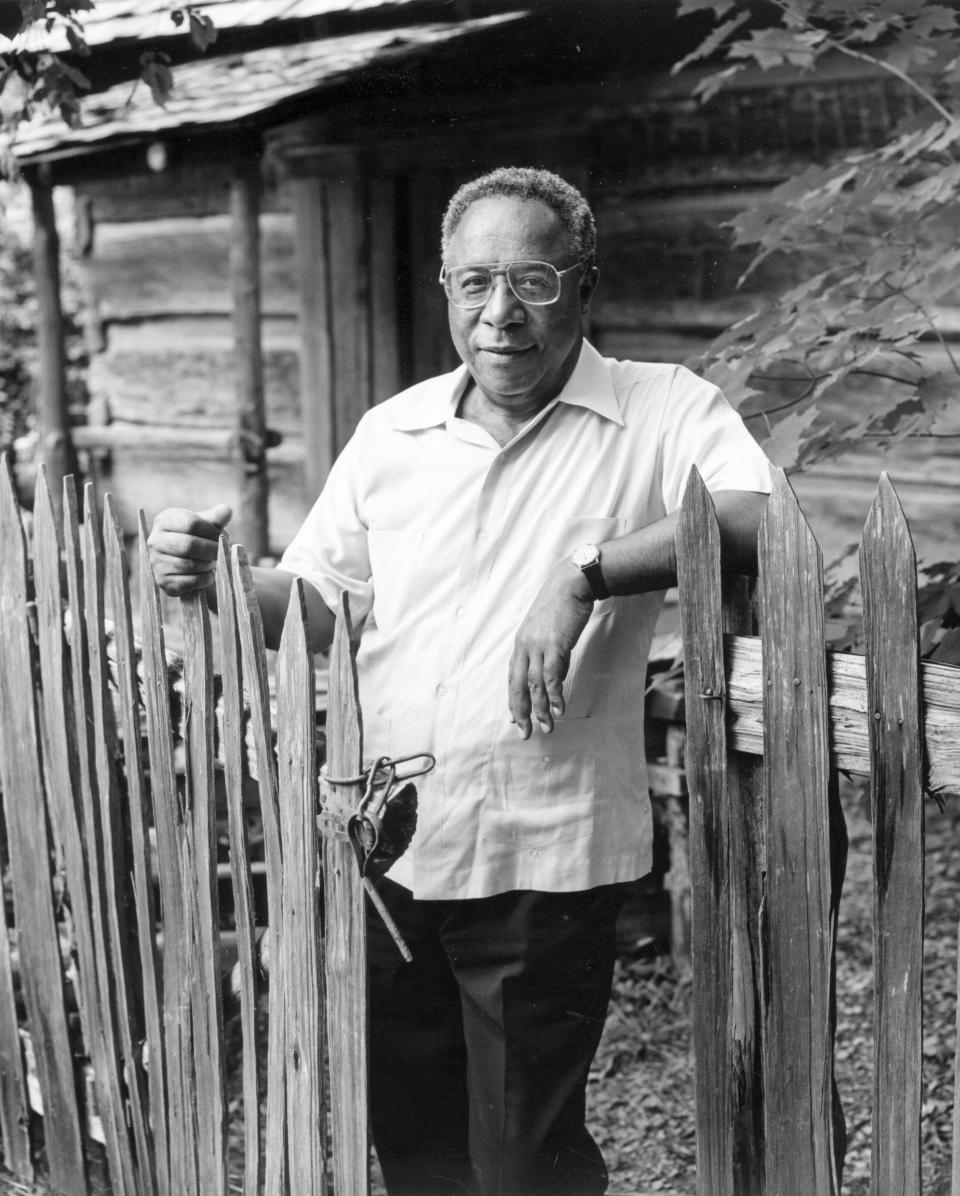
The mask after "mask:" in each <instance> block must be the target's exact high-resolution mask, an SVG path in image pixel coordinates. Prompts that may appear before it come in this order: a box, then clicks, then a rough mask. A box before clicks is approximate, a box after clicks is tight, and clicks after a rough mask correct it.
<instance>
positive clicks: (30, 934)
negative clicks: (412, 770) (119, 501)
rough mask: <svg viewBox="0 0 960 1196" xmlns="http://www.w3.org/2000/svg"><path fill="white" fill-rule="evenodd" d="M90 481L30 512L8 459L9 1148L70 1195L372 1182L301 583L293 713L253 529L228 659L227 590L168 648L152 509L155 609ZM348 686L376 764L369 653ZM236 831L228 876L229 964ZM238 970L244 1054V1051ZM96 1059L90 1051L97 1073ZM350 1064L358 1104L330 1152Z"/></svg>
mask: <svg viewBox="0 0 960 1196" xmlns="http://www.w3.org/2000/svg"><path fill="white" fill-rule="evenodd" d="M83 500H84V506H83V509H82V510H81V504H80V502H79V501H78V496H77V494H76V491H75V489H74V487H73V482H72V479H68V480H67V483H66V485H65V488H64V494H63V503H62V506H63V517H62V522H61V521H60V520H58V519H57V518H56V517H55V515H54V508H53V503H52V502H51V500H50V495H49V493H48V491H47V486H46V479H45V476H44V475H43V472H42V471H41V474H40V479H39V482H38V486H37V492H36V496H35V502H34V508H33V512H32V516H27V515H24V513H23V512H21V510H20V509H19V506H18V504H17V501H16V497H15V491H14V487H13V484H12V478H11V476H10V471H9V468H8V467H7V465H6V462H4V465H3V469H2V470H0V551H2V559H3V562H4V568H3V570H0V613H2V616H3V618H2V626H0V781H2V786H3V800H4V820H3V824H2V826H0V857H2V864H3V867H4V869H5V871H6V873H7V875H8V876H9V879H10V891H11V892H12V901H9V900H8V901H4V902H3V904H2V906H0V908H2V911H3V915H4V925H3V926H2V927H0V1149H2V1165H3V1168H4V1169H6V1170H8V1171H10V1172H13V1173H14V1174H15V1175H16V1176H17V1177H18V1178H19V1179H21V1180H23V1181H25V1182H29V1181H31V1180H32V1179H33V1177H34V1174H35V1171H36V1170H37V1168H38V1166H39V1169H40V1171H41V1172H42V1173H44V1178H45V1179H46V1180H47V1181H48V1182H49V1184H50V1186H51V1188H53V1189H54V1190H57V1191H61V1192H64V1193H69V1194H71V1196H72V1194H74V1193H76V1194H77V1196H79V1194H80V1193H86V1192H89V1191H92V1190H94V1189H96V1190H97V1191H101V1192H103V1191H106V1190H108V1187H109V1186H110V1185H112V1189H113V1190H114V1191H116V1192H119V1193H124V1194H128V1193H129V1194H130V1196H152V1194H153V1193H159V1194H160V1196H208V1194H209V1196H215V1194H216V1193H217V1192H220V1193H224V1194H225V1193H226V1192H227V1191H228V1190H235V1185H236V1182H238V1179H239V1177H242V1179H239V1182H241V1183H242V1186H243V1191H244V1193H245V1194H246V1196H253V1194H254V1193H257V1192H261V1191H264V1190H265V1191H268V1192H275V1193H278V1194H279V1193H291V1192H294V1193H298V1194H299V1193H318V1194H322V1193H323V1192H325V1191H326V1190H327V1184H328V1180H329V1181H330V1182H332V1183H333V1184H334V1186H335V1188H336V1190H337V1192H338V1193H341V1192H361V1191H364V1192H365V1191H366V1190H367V1188H368V1163H369V1160H368V1155H369V1147H368V1141H367V1129H366V1119H365V1115H363V1116H361V1117H359V1119H354V1117H353V1110H355V1108H356V1107H357V1106H356V1102H357V1097H356V1092H357V1091H359V1092H360V1094H361V1095H360V1100H362V1101H363V1102H364V1104H365V1100H366V1097H365V1087H364V1083H363V1081H362V1080H361V1082H360V1083H359V1084H358V1083H357V1082H356V1069H357V1068H359V1069H360V1071H361V1072H362V1071H363V1070H364V1069H365V1052H366V1027H365V1023H364V1019H365V1006H364V1001H365V993H364V991H363V983H362V981H360V982H359V989H358V990H357V991H352V990H351V985H355V984H357V983H358V980H357V976H358V975H362V972H361V973H358V972H357V961H359V966H360V968H362V966H363V958H364V956H363V943H362V937H363V929H362V921H361V918H360V916H358V911H359V913H360V914H361V915H362V910H363V902H362V889H361V884H360V877H359V874H358V871H357V869H356V865H355V863H353V861H352V857H348V856H347V855H346V854H344V852H343V851H342V850H341V849H342V847H343V845H342V844H341V843H340V842H339V840H338V842H337V845H336V851H337V852H338V853H339V854H338V856H337V858H338V860H339V863H338V874H337V891H336V893H334V894H333V895H330V894H328V897H327V902H328V904H327V911H328V914H330V915H331V916H332V918H333V920H334V922H336V923H337V924H338V925H340V924H342V925H346V927H347V930H346V931H345V932H343V931H342V932H341V934H340V935H339V938H338V948H337V950H338V953H339V958H340V959H341V960H342V961H344V963H343V965H342V966H340V980H339V982H338V986H337V992H338V998H337V1000H336V1001H335V1002H332V1003H331V1007H330V1008H329V1009H328V1010H327V1023H328V1025H329V1027H330V1032H331V1033H332V1034H333V1035H334V1036H335V1037H337V1038H338V1039H342V1040H343V1041H345V1042H348V1043H349V1047H348V1050H347V1054H346V1059H347V1060H348V1063H349V1068H350V1070H349V1071H344V1070H342V1067H341V1064H340V1062H339V1056H338V1055H337V1052H336V1051H333V1052H330V1054H331V1055H332V1057H331V1059H330V1066H329V1080H327V1078H326V1074H325V1072H326V1068H327V1061H326V1055H327V1054H328V1052H327V1048H326V1042H325V1034H324V1012H323V1011H324V1006H325V995H324V977H323V961H324V958H325V956H324V951H323V947H324V938H323V935H322V932H321V901H320V890H319V888H318V875H319V872H320V856H321V833H320V829H319V828H318V824H317V813H318V792H319V791H318V776H319V761H318V760H317V749H318V736H317V726H316V716H315V700H314V691H313V685H314V663H313V657H312V654H311V653H310V652H309V651H308V648H307V642H308V632H307V628H306V625H305V615H304V609H303V603H302V593H301V590H300V588H299V587H297V588H296V589H295V592H294V596H293V600H292V602H291V607H290V611H289V614H288V618H287V622H286V626H285V629H284V634H283V639H282V642H281V646H280V652H279V654H278V657H277V661H278V664H277V679H278V684H277V701H278V707H279V711H280V714H279V718H278V720H277V726H278V730H277V733H276V734H275V733H274V730H273V714H272V712H271V695H270V681H269V668H268V662H267V653H266V648H265V645H264V637H263V628H262V625H261V623H260V612H259V607H258V605H257V602H256V599H255V597H254V595H253V587H252V580H251V575H250V569H249V567H248V565H247V562H246V558H245V556H244V553H243V550H242V549H241V548H239V547H236V548H233V549H232V550H231V548H230V546H229V543H228V542H227V540H226V537H224V538H223V540H222V542H221V545H220V554H219V559H218V562H217V570H216V584H217V588H218V595H219V611H220V618H219V644H218V647H219V657H220V666H221V668H220V672H219V673H216V674H215V672H214V667H213V657H214V651H215V645H214V642H213V636H212V632H211V624H210V619H209V615H208V612H207V604H206V601H205V600H203V599H199V598H197V599H192V600H187V601H184V602H182V603H181V604H180V605H181V608H182V609H181V614H182V631H183V643H184V654H183V660H182V663H179V662H177V661H174V660H173V659H172V658H171V656H170V655H169V654H168V652H167V651H166V648H165V643H164V627H163V622H162V618H161V608H160V600H159V595H158V592H157V589H156V585H155V582H154V579H153V574H152V570H151V567H150V563H149V558H148V551H147V544H146V540H147V533H146V527H145V525H144V522H143V518H142V516H141V526H140V537H139V548H138V554H137V555H138V561H137V570H136V577H137V589H138V590H139V596H140V601H139V606H136V607H135V605H134V603H133V601H132V597H131V578H130V569H129V566H128V562H127V559H126V554H125V550H124V545H123V542H122V538H121V536H120V533H119V529H118V527H117V524H116V521H115V519H114V516H113V510H112V506H111V504H110V502H109V499H108V501H107V504H106V511H105V513H104V518H103V524H102V527H101V524H100V520H99V516H98V513H97V512H96V511H95V510H94V509H93V496H92V493H91V491H90V490H89V489H88V490H87V491H86V493H85V494H84V496H83ZM28 531H29V532H30V533H31V534H30V536H29V537H28V535H27V532H28ZM28 541H29V543H28ZM135 609H136V613H137V615H138V621H139V630H140V638H139V641H138V640H136V639H135V638H134V634H133V626H134V610H135ZM346 618H348V615H347V610H346V606H344V614H343V616H342V619H341V622H342V620H344V619H346ZM338 643H339V644H340V645H341V649H340V655H339V657H338V660H339V665H338V667H339V668H340V669H341V670H346V672H345V673H344V676H346V675H347V674H350V673H351V672H352V670H353V668H354V666H353V661H352V654H351V648H350V640H349V634H348V635H347V636H346V638H345V637H344V635H343V633H342V632H341V631H338ZM351 686H352V688H351V692H352V694H353V696H354V704H353V706H349V705H348V706H347V707H344V708H343V709H341V710H340V712H339V716H338V718H335V719H334V726H333V727H331V728H330V729H329V734H330V736H331V739H332V740H333V741H334V752H335V754H336V756H337V759H338V760H340V761H341V762H342V761H345V760H348V759H350V760H355V761H356V763H355V767H359V749H360V724H359V709H358V708H357V707H356V705H355V694H356V679H355V675H353V679H352V682H351ZM338 767H339V765H338ZM221 772H222V777H223V784H222V785H219V784H218V777H219V776H220V775H221ZM221 788H222V791H223V794H222V798H220V797H218V792H219V790H220V789H221ZM251 793H252V794H253V803H254V804H253V807H251V805H250V800H251V799H250V795H251ZM251 818H252V819H253V821H254V822H256V823H257V825H258V826H259V827H260V828H261V830H262V838H263V854H264V858H265V863H266V878H267V898H268V916H269V921H270V923H271V924H272V925H273V926H274V927H275V928H277V929H276V930H275V933H276V936H277V941H276V942H275V943H274V945H273V950H272V951H270V950H269V948H268V947H266V946H265V944H264V943H263V942H261V944H260V947H261V950H260V951H259V952H258V949H257V939H256V936H257V933H258V928H257V927H256V925H255V915H254V896H253V885H252V862H253V861H252V852H251V842H250V836H249V822H250V820H251ZM328 822H329V820H328ZM218 855H219V856H220V857H221V858H222V857H223V856H226V857H228V868H227V871H228V872H229V875H230V880H231V889H232V901H231V903H230V906H231V910H232V915H233V934H232V936H231V941H235V942H236V950H237V957H236V958H237V966H236V967H234V968H233V969H232V971H231V970H230V969H228V967H227V965H226V962H225V959H224V950H223V945H222V943H221V936H220V930H221V910H220V902H219V892H218V887H217V886H218ZM348 859H349V861H350V863H351V868H347V867H346V863H347V860H348ZM331 902H332V904H331ZM338 903H343V904H344V906H345V908H346V909H348V911H349V917H348V918H346V919H344V918H341V917H339V916H338V912H337V905H338ZM11 914H12V919H13V920H12V923H9V924H8V922H9V919H10V916H11ZM259 929H260V932H261V934H263V933H265V932H263V928H262V927H261V928H259ZM266 933H268V932H266ZM352 936H359V941H352ZM14 948H15V949H14ZM268 957H269V963H268ZM267 967H269V981H268V983H264V982H263V976H262V972H261V968H263V969H266V968H267ZM231 979H235V980H236V987H237V990H238V996H237V999H238V1002H239V1006H240V1012H239V1025H240V1031H239V1038H240V1045H241V1050H240V1051H239V1052H236V1051H230V1052H228V1051H227V1050H226V1048H225V1038H224V1026H225V1013H224V1009H223V999H224V993H225V992H229V990H230V984H231ZM21 1005H22V1008H23V1010H24V1012H23V1013H20V1012H19V1008H20V1006H21ZM74 1010H75V1013H74V1012H73V1011H74ZM340 1018H345V1019H346V1024H345V1025H344V1026H341V1024H340V1021H339V1019H340ZM358 1019H359V1021H358ZM77 1059H82V1060H86V1061H87V1065H88V1067H89V1069H90V1070H91V1071H92V1078H93V1079H92V1085H91V1087H90V1089H89V1090H88V1089H87V1088H85V1086H84V1085H83V1083H81V1082H80V1081H81V1079H82V1076H83V1072H82V1071H78V1070H77V1069H76V1068H75V1061H76V1060H77ZM327 1083H329V1088H330V1092H331V1104H332V1107H333V1108H334V1109H336V1110H338V1111H339V1114H338V1118H339V1120H338V1118H337V1117H335V1118H334V1137H335V1140H337V1142H338V1150H339V1154H338V1156H337V1157H336V1158H334V1159H333V1161H332V1162H331V1160H330V1159H328V1155H327V1138H328V1127H327V1113H326V1109H327V1098H326V1085H327ZM344 1093H346V1095H344ZM231 1096H232V1100H231V1099H230V1097H231ZM264 1096H265V1097H266V1105H267V1116H266V1120H265V1124H264V1125H263V1126H261V1118H260V1106H261V1101H262V1100H263V1098H264ZM231 1108H235V1109H236V1113H235V1116H234V1117H233V1118H232V1117H231ZM45 1127H46V1128H47V1129H48V1131H49V1132H47V1133H46V1134H43V1133H42V1131H43V1129H44V1128H45ZM228 1130H229V1133H230V1135H231V1136H232V1139H233V1140H235V1141H237V1142H238V1143H239V1146H238V1147H237V1148H236V1149H235V1150H234V1151H233V1153H231V1152H230V1151H229V1150H228ZM40 1148H42V1156H41V1155H39V1154H38V1149H40ZM231 1185H234V1186H233V1187H232V1186H231Z"/></svg>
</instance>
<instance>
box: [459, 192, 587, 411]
mask: <svg viewBox="0 0 960 1196" xmlns="http://www.w3.org/2000/svg"><path fill="white" fill-rule="evenodd" d="M517 261H537V262H549V263H550V264H551V265H553V266H556V267H557V269H558V270H563V269H565V268H566V267H567V266H572V265H573V264H574V262H575V261H576V258H575V254H574V251H573V249H572V248H571V245H570V238H569V236H568V235H567V233H566V232H565V231H564V229H563V226H562V225H561V223H560V220H559V217H558V216H557V215H556V213H555V212H553V210H552V209H551V208H549V207H547V205H546V204H545V203H542V202H541V201H540V200H538V199H513V198H508V197H506V196H491V197H488V198H486V199H480V200H477V201H476V202H475V203H473V204H471V205H470V207H469V208H467V210H466V212H465V213H464V215H463V218H462V220H461V221H460V224H459V225H458V227H457V231H456V232H455V233H454V235H453V238H452V239H451V241H450V246H449V250H448V253H447V258H446V263H445V264H446V266H447V268H448V269H449V268H451V267H454V266H467V265H481V264H482V265H487V266H492V265H506V264H507V263H509V262H517ZM561 282H562V284H563V285H562V290H561V292H560V298H559V299H558V300H557V301H556V303H551V304H548V305H547V306H543V307H538V306H534V305H531V304H524V303H522V302H521V301H520V300H519V299H518V298H517V297H516V296H515V295H514V294H513V292H512V291H511V290H510V287H509V285H508V284H507V280H506V278H505V276H504V275H502V274H498V275H495V276H494V286H493V290H492V292H491V294H490V297H489V299H488V300H487V302H486V304H485V305H484V306H483V307H479V308H471V309H466V310H465V309H463V308H459V307H455V306H454V305H453V304H452V303H449V304H448V312H449V319H450V335H451V336H452V338H453V343H454V346H455V347H456V350H457V352H458V353H459V354H460V356H461V358H462V359H463V361H464V362H465V363H466V365H467V368H468V369H469V370H470V373H471V374H472V375H473V378H474V380H475V381H476V383H477V385H478V386H479V387H480V389H481V390H482V391H483V393H484V395H485V396H486V397H487V398H488V399H489V400H490V401H491V402H493V403H495V404H497V405H498V406H500V407H503V408H505V409H508V410H510V411H512V412H516V413H518V414H534V413H535V412H536V411H538V410H540V409H541V408H542V407H544V406H545V405H546V404H547V403H548V402H550V400H551V399H553V398H554V397H555V396H556V395H557V394H558V393H559V392H560V390H561V389H562V388H563V386H564V384H565V383H566V381H567V379H568V378H569V377H570V374H571V373H572V372H573V368H574V366H575V365H576V362H577V356H578V354H579V351H580V341H581V337H582V333H581V323H580V320H581V311H582V307H583V304H584V303H586V302H587V300H588V299H589V297H590V295H591V294H592V293H593V290H594V287H595V285H596V271H592V273H591V275H590V276H589V277H588V278H587V279H585V280H583V281H581V278H580V271H579V270H573V271H571V272H570V273H569V274H566V275H564V277H563V278H562V279H561Z"/></svg>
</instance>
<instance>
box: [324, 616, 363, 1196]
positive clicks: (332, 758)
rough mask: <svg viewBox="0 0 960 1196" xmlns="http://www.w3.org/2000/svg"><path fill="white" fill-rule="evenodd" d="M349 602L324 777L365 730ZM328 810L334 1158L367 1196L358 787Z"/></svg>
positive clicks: (358, 749) (358, 753)
mask: <svg viewBox="0 0 960 1196" xmlns="http://www.w3.org/2000/svg"><path fill="white" fill-rule="evenodd" d="M352 630H353V629H352V626H351V623H350V604H349V600H348V598H347V595H346V594H343V595H341V599H340V606H339V609H338V611H337V622H336V627H335V629H334V634H333V644H332V645H331V648H330V700H329V710H328V712H327V777H328V778H329V777H336V778H340V779H341V780H344V779H346V778H349V777H355V776H358V775H359V773H360V769H361V763H362V760H363V735H362V730H361V720H360V700H359V694H358V689H357V669H356V663H355V660H354V656H353V648H352V644H351V640H352ZM324 796H325V802H324V808H323V816H322V818H323V820H322V827H323V894H324V909H325V911H326V943H325V949H326V958H325V965H326V979H327V1042H328V1044H329V1060H330V1112H331V1123H332V1129H333V1135H332V1136H333V1158H334V1162H335V1166H336V1169H337V1192H338V1193H340V1196H366V1194H367V1192H368V1191H369V1187H368V1182H369V1181H368V1165H367V1164H368V1150H369V1147H368V1137H367V1135H368V1124H367V989H366V975H367V943H366V926H365V921H364V908H365V906H364V897H363V885H362V882H361V880H360V873H359V869H358V868H357V862H356V859H355V858H354V854H353V848H352V847H351V846H350V843H349V841H348V839H347V834H346V822H347V819H348V818H349V816H350V815H351V814H352V813H353V812H354V811H355V810H356V808H357V802H358V801H359V799H360V786H359V785H354V784H336V785H334V784H328V785H327V786H326V793H325V795H324Z"/></svg>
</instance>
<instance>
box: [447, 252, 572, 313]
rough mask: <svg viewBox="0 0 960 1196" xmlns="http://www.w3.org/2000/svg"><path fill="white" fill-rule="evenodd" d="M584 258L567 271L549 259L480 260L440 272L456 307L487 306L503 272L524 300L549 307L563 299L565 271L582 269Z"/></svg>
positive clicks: (536, 305) (451, 300) (514, 291)
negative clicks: (561, 297) (490, 261)
mask: <svg viewBox="0 0 960 1196" xmlns="http://www.w3.org/2000/svg"><path fill="white" fill-rule="evenodd" d="M584 261H585V259H584V258H581V259H580V261H578V262H574V263H573V265H572V266H567V267H566V268H565V269H563V270H558V269H557V268H556V266H552V265H551V264H550V263H549V262H506V263H505V264H504V265H501V266H496V265H487V264H486V263H483V262H480V263H476V264H474V265H470V266H453V267H451V268H450V269H447V267H446V265H444V266H443V268H442V269H441V271H440V283H441V285H442V286H443V289H444V290H445V291H446V293H447V298H448V299H449V300H450V302H451V303H452V304H453V305H454V307H462V308H467V309H469V308H473V307H483V306H484V304H485V303H486V302H487V300H488V299H489V298H490V295H491V294H492V292H493V280H494V279H495V278H496V276H497V275H498V274H502V275H503V276H504V278H506V280H507V286H508V287H509V288H510V290H511V291H512V292H513V294H514V295H516V297H517V298H518V299H519V300H520V302H521V303H529V304H532V305H533V306H534V307H545V306H546V305H547V304H548V303H556V301H557V300H558V299H559V298H560V289H561V286H562V285H563V284H562V279H563V276H564V274H569V273H570V272H571V271H573V270H579V269H580V268H581V267H582V265H583V263H584Z"/></svg>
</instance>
